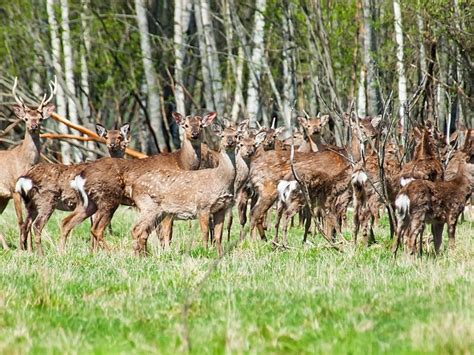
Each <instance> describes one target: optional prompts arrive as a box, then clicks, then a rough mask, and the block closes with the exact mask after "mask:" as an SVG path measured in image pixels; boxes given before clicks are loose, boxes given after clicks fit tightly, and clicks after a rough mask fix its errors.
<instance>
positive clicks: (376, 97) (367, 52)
mask: <svg viewBox="0 0 474 355" xmlns="http://www.w3.org/2000/svg"><path fill="white" fill-rule="evenodd" d="M362 13H363V21H364V46H363V51H362V53H363V61H364V66H365V71H366V74H365V79H366V92H367V94H366V97H367V113H368V114H369V115H371V116H375V115H378V114H379V113H380V110H381V107H380V91H379V87H378V83H377V74H376V67H375V61H374V58H373V55H374V54H375V53H376V51H377V44H376V38H375V31H374V27H373V24H372V21H373V3H372V1H371V0H362Z"/></svg>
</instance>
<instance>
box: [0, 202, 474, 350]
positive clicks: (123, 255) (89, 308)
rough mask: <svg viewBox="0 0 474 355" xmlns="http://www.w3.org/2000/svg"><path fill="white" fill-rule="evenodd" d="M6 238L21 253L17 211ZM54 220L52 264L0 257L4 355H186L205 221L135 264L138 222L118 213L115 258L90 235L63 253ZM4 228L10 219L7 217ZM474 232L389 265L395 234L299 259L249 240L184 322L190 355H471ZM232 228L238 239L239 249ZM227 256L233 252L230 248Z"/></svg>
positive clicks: (295, 238)
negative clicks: (95, 249) (438, 252)
mask: <svg viewBox="0 0 474 355" xmlns="http://www.w3.org/2000/svg"><path fill="white" fill-rule="evenodd" d="M7 216H8V218H7V219H6V221H7V227H8V234H7V237H8V239H9V242H10V243H16V222H15V220H14V217H13V211H12V209H10V210H8V213H7ZM63 216H64V214H60V213H56V214H55V216H54V218H53V219H52V220H51V221H50V223H49V225H48V226H47V235H48V237H46V238H44V239H45V240H44V245H45V247H46V255H45V256H44V257H38V256H36V255H29V254H27V253H22V252H19V251H10V252H2V253H1V254H0V327H1V329H2V332H0V352H3V353H19V352H21V353H23V352H31V353H53V352H54V353H77V352H79V353H84V352H87V353H119V352H120V353H131V352H134V353H135V352H140V353H144V352H147V353H148V352H158V353H171V352H177V351H179V352H182V351H183V350H185V348H184V339H185V338H186V331H185V329H186V327H185V326H184V323H183V303H184V302H185V299H186V297H187V296H188V295H189V292H190V291H191V290H192V289H194V288H195V287H196V285H197V284H198V282H199V281H200V280H201V279H202V278H203V277H204V275H205V273H206V271H207V269H208V268H209V266H210V265H211V264H212V263H213V261H214V259H215V258H216V250H215V249H214V248H211V249H210V250H209V251H206V250H204V249H203V248H202V247H201V241H200V237H199V232H198V230H197V226H196V223H194V224H193V227H192V228H191V229H189V227H188V223H187V222H184V223H183V222H181V223H177V228H176V231H175V233H174V240H173V245H172V249H171V250H170V251H166V252H165V251H161V249H160V248H158V247H157V246H156V237H155V236H154V235H152V236H151V237H150V239H151V242H153V244H154V246H153V247H152V253H153V255H152V256H150V257H148V258H135V257H133V256H132V255H131V241H130V237H129V229H130V225H131V223H132V221H133V220H134V213H133V211H131V210H129V209H121V210H119V212H118V213H117V216H116V218H115V219H114V221H113V230H114V233H113V236H108V237H107V239H108V241H109V243H110V244H111V246H112V251H111V252H110V253H106V252H99V253H98V254H95V255H92V254H91V253H89V251H88V240H87V239H88V228H89V226H88V223H84V224H83V225H82V226H81V228H79V229H78V230H76V231H74V232H73V235H72V236H71V238H70V243H69V244H68V248H67V253H66V255H64V256H60V255H58V254H57V253H56V249H55V248H56V244H57V235H58V228H57V225H58V221H59V220H60V218H62V217H63ZM3 217H5V215H4V216H3ZM471 231H472V222H471V223H463V224H461V225H460V226H459V228H458V236H459V237H458V240H457V241H458V244H457V250H456V251H455V252H454V253H449V254H448V253H447V252H444V253H443V255H442V256H440V257H438V258H433V257H432V256H428V257H426V256H425V257H423V258H422V259H419V258H413V257H410V256H408V255H401V256H400V257H399V258H398V259H397V260H393V258H392V256H391V253H390V251H389V250H390V249H389V244H390V240H389V239H388V235H387V234H388V232H387V227H386V226H383V227H381V228H379V229H378V230H377V231H376V234H377V239H378V240H379V242H380V243H379V244H377V245H375V246H373V247H371V248H369V249H367V248H365V247H363V246H359V247H357V248H356V249H354V248H353V246H352V245H351V244H348V245H347V246H346V247H344V252H343V253H337V252H335V251H332V250H331V249H328V248H327V245H326V244H325V243H324V242H323V241H322V240H321V239H320V238H311V239H312V240H313V242H314V243H315V245H314V246H301V244H300V241H301V235H302V230H301V229H299V228H296V229H294V230H293V231H292V233H291V237H290V244H291V247H292V248H291V249H290V250H287V251H281V250H273V248H272V247H271V245H270V244H265V243H263V242H260V241H257V242H254V241H249V240H246V241H245V242H244V243H243V244H242V245H240V246H237V247H236V248H235V249H233V250H231V251H230V252H229V254H228V255H226V256H225V257H224V259H223V260H222V261H221V263H220V264H219V265H218V267H217V269H216V270H215V271H214V272H213V273H211V275H210V277H209V278H208V279H207V280H206V281H205V283H204V284H203V288H202V290H201V291H200V292H198V293H197V294H196V295H195V296H194V297H193V298H192V302H191V305H190V308H189V310H188V317H189V323H188V326H187V329H188V331H189V341H190V345H191V352H193V353H223V352H224V351H225V352H237V353H242V352H245V353H249V352H250V353H269V352H271V353H283V352H285V353H287V352H290V353H315V352H317V353H381V352H389V353H427V352H429V353H446V352H449V353H469V352H472V350H473V349H474V342H473V339H474V327H473V324H474V322H473V313H472V310H473V309H474V304H473V298H472V297H471V295H472V291H473V284H472V273H473V262H472V260H473V259H472V256H473V251H474V249H473V243H472V238H471V237H470V232H471ZM237 235H238V230H237V228H235V230H234V231H233V235H232V238H233V239H234V238H237ZM226 246H227V247H228V246H229V244H228V243H226Z"/></svg>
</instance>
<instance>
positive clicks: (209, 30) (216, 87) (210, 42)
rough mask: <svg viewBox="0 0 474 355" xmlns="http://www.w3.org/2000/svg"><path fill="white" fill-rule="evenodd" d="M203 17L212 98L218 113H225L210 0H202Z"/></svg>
mask: <svg viewBox="0 0 474 355" xmlns="http://www.w3.org/2000/svg"><path fill="white" fill-rule="evenodd" d="M199 3H200V5H201V19H202V27H203V30H204V40H205V43H206V57H205V59H206V61H207V65H208V68H209V74H210V77H211V88H212V100H213V102H214V109H215V110H216V112H217V114H218V115H221V116H222V114H223V113H224V96H223V89H222V75H221V71H220V64H219V57H218V55H217V46H216V39H215V37H214V27H213V25H212V19H211V14H210V6H209V0H200V1H199Z"/></svg>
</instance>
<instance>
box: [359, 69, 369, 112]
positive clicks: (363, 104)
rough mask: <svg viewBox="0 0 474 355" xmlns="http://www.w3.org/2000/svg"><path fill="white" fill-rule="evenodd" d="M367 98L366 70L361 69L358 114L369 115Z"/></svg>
mask: <svg viewBox="0 0 474 355" xmlns="http://www.w3.org/2000/svg"><path fill="white" fill-rule="evenodd" d="M366 107H367V98H366V96H365V70H364V68H361V69H360V77H359V85H358V87H357V115H358V116H359V117H365V116H366V115H367V111H366Z"/></svg>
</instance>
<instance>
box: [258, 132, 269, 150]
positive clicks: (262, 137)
mask: <svg viewBox="0 0 474 355" xmlns="http://www.w3.org/2000/svg"><path fill="white" fill-rule="evenodd" d="M266 136H267V133H266V132H260V133H258V134H257V135H256V136H255V145H256V146H257V147H258V146H260V144H262V143H263V141H264V140H265V137H266Z"/></svg>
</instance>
